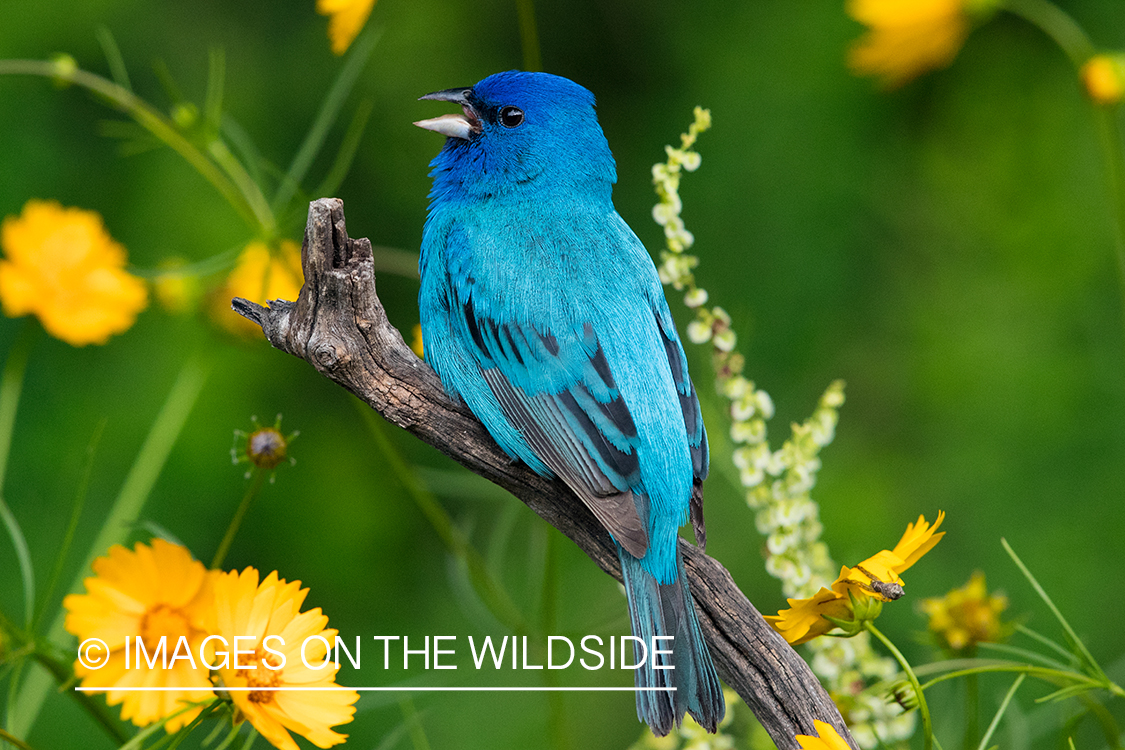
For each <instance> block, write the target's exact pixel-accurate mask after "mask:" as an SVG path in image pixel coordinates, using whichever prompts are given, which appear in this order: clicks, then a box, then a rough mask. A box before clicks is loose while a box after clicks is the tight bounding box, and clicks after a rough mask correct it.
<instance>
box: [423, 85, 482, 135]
mask: <svg viewBox="0 0 1125 750" xmlns="http://www.w3.org/2000/svg"><path fill="white" fill-rule="evenodd" d="M472 93H473V90H472V89H471V88H464V87H462V88H456V89H445V90H444V91H435V92H434V93H432V94H426V95H425V96H420V97H418V100H419V101H421V100H423V99H428V100H432V101H438V102H454V103H455V104H460V105H461V112H462V114H459V115H441V116H440V117H432V118H430V119H429V120H419V121H418V122H416V123H414V124H415V125H417V126H418V127H420V128H425V129H426V130H432V131H434V132H435V133H441V134H442V135H444V136H448V137H450V138H460V139H462V140H466V141H467V140H468V139H469V137H470V136H471V135H473V134H474V133H479V132H480V118H479V117H477V113H476V112H475V111H474V110H473V106H472V105H471V104H470V103H469V96H470V95H471V94H472Z"/></svg>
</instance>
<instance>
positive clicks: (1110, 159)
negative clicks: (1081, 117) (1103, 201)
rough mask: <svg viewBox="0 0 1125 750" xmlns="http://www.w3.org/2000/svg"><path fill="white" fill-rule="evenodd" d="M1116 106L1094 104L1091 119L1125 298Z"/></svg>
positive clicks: (1123, 194) (1123, 186)
mask: <svg viewBox="0 0 1125 750" xmlns="http://www.w3.org/2000/svg"><path fill="white" fill-rule="evenodd" d="M1117 112H1118V109H1117V108H1116V107H1097V106H1095V112H1094V119H1095V120H1097V124H1098V136H1099V140H1100V141H1101V144H1102V156H1103V157H1104V158H1105V167H1106V183H1107V188H1108V190H1109V200H1110V204H1111V206H1110V208H1111V210H1112V211H1113V219H1114V222H1113V224H1114V227H1113V229H1114V231H1113V240H1114V248H1115V250H1116V251H1117V274H1118V281H1120V282H1121V295H1122V300H1123V301H1125V150H1123V148H1122V145H1121V137H1122V136H1121V129H1120V127H1119V126H1118V122H1117Z"/></svg>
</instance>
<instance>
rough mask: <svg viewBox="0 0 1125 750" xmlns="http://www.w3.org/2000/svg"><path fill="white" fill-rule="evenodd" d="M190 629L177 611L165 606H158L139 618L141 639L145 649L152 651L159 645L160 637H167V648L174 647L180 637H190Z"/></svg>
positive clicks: (188, 624) (181, 614) (184, 618)
mask: <svg viewBox="0 0 1125 750" xmlns="http://www.w3.org/2000/svg"><path fill="white" fill-rule="evenodd" d="M191 631H192V627H191V623H190V622H188V619H187V618H186V617H184V615H183V613H182V612H180V610H178V609H173V608H172V607H169V606H168V605H166V604H160V605H158V606H156V607H154V608H153V609H150V610H148V611H147V612H145V614H144V617H142V618H141V633H140V635H141V638H142V639H144V643H145V648H147V649H154V648H156V647H157V645H158V644H159V643H160V638H161V636H167V637H168V646H167V647H168V648H169V649H172V648H175V646H176V641H178V640H179V638H180V636H181V635H191Z"/></svg>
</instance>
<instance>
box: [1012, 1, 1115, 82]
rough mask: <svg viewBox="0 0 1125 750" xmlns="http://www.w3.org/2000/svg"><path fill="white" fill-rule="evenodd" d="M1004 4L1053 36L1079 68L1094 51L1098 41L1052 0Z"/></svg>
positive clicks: (1013, 12)
mask: <svg viewBox="0 0 1125 750" xmlns="http://www.w3.org/2000/svg"><path fill="white" fill-rule="evenodd" d="M1004 8H1005V9H1006V10H1007V11H1008V12H1010V13H1012V14H1014V15H1017V16H1019V17H1020V18H1022V19H1023V20H1025V21H1027V22H1028V23H1030V24H1031V25H1032V26H1035V27H1037V28H1038V29H1039V30H1040V31H1042V32H1043V33H1044V34H1046V35H1047V36H1049V37H1051V39H1052V40H1053V41H1054V42H1055V44H1057V45H1059V47H1060V48H1061V49H1062V51H1063V52H1064V53H1065V54H1066V56H1067V57H1069V58H1070V61H1071V62H1072V63H1073V64H1074V67H1075V68H1076V69H1077V68H1080V67H1082V65H1083V63H1085V62H1086V61H1087V60H1089V59H1090V56H1091V55H1093V54H1094V44H1093V42H1091V41H1090V37H1089V36H1087V35H1086V32H1085V31H1083V30H1082V27H1081V26H1079V25H1078V22H1077V21H1075V20H1074V19H1073V18H1071V17H1070V16H1069V15H1067V13H1066V12H1064V11H1063V10H1062V9H1061V8H1060V7H1059V6H1057V5H1055V4H1054V3H1052V2H1050V0H1005V2H1004Z"/></svg>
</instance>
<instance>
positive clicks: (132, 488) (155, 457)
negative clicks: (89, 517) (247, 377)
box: [8, 356, 211, 737]
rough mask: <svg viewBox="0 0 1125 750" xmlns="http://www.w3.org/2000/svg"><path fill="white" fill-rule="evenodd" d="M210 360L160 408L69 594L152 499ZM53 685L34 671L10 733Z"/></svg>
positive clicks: (53, 632) (183, 376) (191, 363)
mask: <svg viewBox="0 0 1125 750" xmlns="http://www.w3.org/2000/svg"><path fill="white" fill-rule="evenodd" d="M210 369H211V368H210V364H209V363H208V362H205V361H204V360H203V358H201V357H198V356H197V357H192V358H190V359H189V360H188V361H187V362H186V363H185V364H184V366H183V369H181V370H180V374H179V376H178V377H177V378H176V382H175V383H174V384H173V385H172V389H171V390H170V391H169V392H168V397H167V398H166V399H165V401H164V405H163V406H162V407H161V409H160V412H159V413H158V414H157V415H156V419H155V420H154V421H153V423H152V427H151V428H149V432H148V435H147V436H146V437H145V442H144V444H143V445H142V446H141V449H140V451H138V453H137V457H136V459H135V460H134V461H133V466H132V467H131V468H130V469H129V474H128V475H127V476H126V477H125V482H124V483H123V484H122V485H121V491H120V492H119V493H118V495H117V499H116V500H114V502H113V507H112V508H111V509H110V511H109V514H108V515H107V516H106V519H105V521H104V522H103V523H102V527H101V530H100V531H99V532H98V535H97V537H96V538H95V540H94V542H93V544H91V545H90V550H89V552H88V553H87V554H86V559H85V560H83V562H82V565H81V567H79V569H78V572H77V574H76V575H75V577H74V581H73V582H72V583H71V585H70V588H69V589H67V591H68V593H78V592H80V591H81V590H82V581H83V579H84V578H85V577H86V574H87V571H88V570H89V569H90V565H91V564H92V563H93V561H94V559H95V558H96V557H98V556H99V555H104V554H105V552H106V550H107V549H109V547H110V546H111V545H113V544H116V543H119V542H121V541H122V540H124V539H125V538H126V536H127V535H128V534H129V532H130V531H131V530H132V529H133V524H134V522H135V521H136V519H137V516H138V515H139V514H140V512H141V510H142V508H143V507H144V503H145V501H146V500H147V499H148V496H149V493H150V492H151V490H152V486H153V485H154V484H155V483H156V478H157V477H158V476H159V474H160V471H161V470H162V469H163V468H164V464H165V463H166V462H167V460H168V456H169V455H170V454H171V452H172V447H173V446H174V445H175V442H176V439H177V438H178V437H179V435H180V431H181V430H182V429H183V426H184V423H185V422H186V421H187V417H188V414H190V413H191V409H192V407H193V406H194V405H195V401H196V399H197V398H198V396H199V393H200V391H201V390H202V389H203V384H204V382H205V381H206V379H207V374H208V372H209V371H210ZM66 638H67V631H66V611H65V610H60V611H59V613H58V614H57V615H56V616H55V619H54V621H53V622H52V623H51V628H50V630H48V631H47V641H48V642H49V643H52V644H59V643H65V642H66ZM50 688H51V675H50V674H48V673H47V672H46V671H45V670H43V669H32V670H30V674H28V676H27V679H26V681H25V682H24V684H23V687H22V689H21V690H19V693H18V698H17V700H16V705H15V709H14V711H13V712H12V713H11V714H10V716H9V723H8V731H10V732H11V733H12V734H14V735H16V736H17V737H24V736H26V735H27V733H28V732H29V731H30V730H31V727H32V725H33V724H34V723H35V720H36V718H38V716H39V711H40V710H41V709H42V708H43V701H44V700H45V699H46V697H47V693H48V692H49V691H50Z"/></svg>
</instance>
